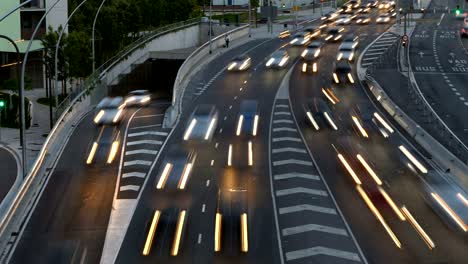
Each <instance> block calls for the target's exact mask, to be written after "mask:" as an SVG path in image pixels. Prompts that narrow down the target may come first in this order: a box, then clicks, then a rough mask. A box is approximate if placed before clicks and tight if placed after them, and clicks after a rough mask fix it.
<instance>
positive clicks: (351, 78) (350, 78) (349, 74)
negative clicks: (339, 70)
mask: <svg viewBox="0 0 468 264" xmlns="http://www.w3.org/2000/svg"><path fill="white" fill-rule="evenodd" d="M348 80H349V82H350V83H354V79H353V76H352V75H351V73H348Z"/></svg>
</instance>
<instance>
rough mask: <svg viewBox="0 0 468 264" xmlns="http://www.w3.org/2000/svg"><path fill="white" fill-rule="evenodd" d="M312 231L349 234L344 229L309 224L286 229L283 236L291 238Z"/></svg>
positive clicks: (341, 234)
mask: <svg viewBox="0 0 468 264" xmlns="http://www.w3.org/2000/svg"><path fill="white" fill-rule="evenodd" d="M310 231H320V232H325V233H329V234H334V235H340V236H348V232H346V230H345V229H343V228H336V227H331V226H324V225H316V224H308V225H301V226H295V227H288V228H284V229H283V236H291V235H295V234H300V233H305V232H310Z"/></svg>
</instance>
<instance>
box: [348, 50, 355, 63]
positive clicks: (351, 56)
mask: <svg viewBox="0 0 468 264" xmlns="http://www.w3.org/2000/svg"><path fill="white" fill-rule="evenodd" d="M353 57H354V52H351V55H349V59H348V60H349V61H352V60H353Z"/></svg>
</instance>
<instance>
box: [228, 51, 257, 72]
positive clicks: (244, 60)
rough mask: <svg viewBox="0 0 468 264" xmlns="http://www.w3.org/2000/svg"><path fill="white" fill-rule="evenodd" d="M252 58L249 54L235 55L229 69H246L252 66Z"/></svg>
mask: <svg viewBox="0 0 468 264" xmlns="http://www.w3.org/2000/svg"><path fill="white" fill-rule="evenodd" d="M251 63H252V59H251V58H250V57H249V56H247V55H240V56H237V57H235V58H234V59H233V60H232V61H231V62H230V63H229V66H228V68H227V69H228V71H245V70H247V69H248V68H250V65H251Z"/></svg>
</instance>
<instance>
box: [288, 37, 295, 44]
mask: <svg viewBox="0 0 468 264" xmlns="http://www.w3.org/2000/svg"><path fill="white" fill-rule="evenodd" d="M296 42H297V38H295V39H293V40H291V42H289V43H291V44H294V43H296Z"/></svg>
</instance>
